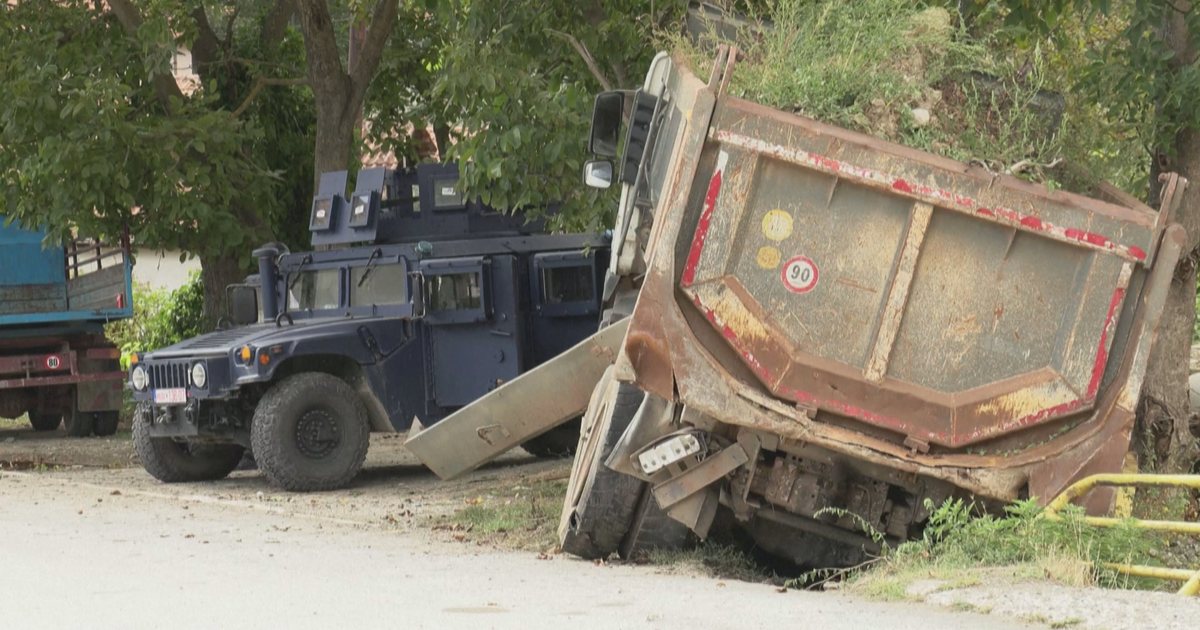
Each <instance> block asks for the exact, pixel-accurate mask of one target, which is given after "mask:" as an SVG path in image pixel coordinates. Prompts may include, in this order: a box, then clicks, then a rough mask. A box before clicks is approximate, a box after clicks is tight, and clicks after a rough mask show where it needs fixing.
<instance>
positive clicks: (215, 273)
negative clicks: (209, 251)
mask: <svg viewBox="0 0 1200 630" xmlns="http://www.w3.org/2000/svg"><path fill="white" fill-rule="evenodd" d="M244 259H245V256H244V255H243V254H242V253H232V254H230V253H227V254H225V255H221V256H214V255H207V256H200V279H201V280H202V281H203V282H204V322H205V328H206V329H208V330H212V329H213V328H216V326H217V320H219V319H220V318H222V317H225V316H226V315H227V313H228V312H229V303H228V298H227V297H226V295H225V287H227V286H229V285H231V284H237V283H240V282H242V281H243V280H245V279H246V268H245V267H243V266H242V263H243V261H244Z"/></svg>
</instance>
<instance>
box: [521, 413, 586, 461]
mask: <svg viewBox="0 0 1200 630" xmlns="http://www.w3.org/2000/svg"><path fill="white" fill-rule="evenodd" d="M579 423H580V421H579V418H575V419H574V420H570V421H568V422H567V423H565V424H560V425H559V426H557V427H554V428H553V429H550V430H549V431H547V432H545V433H543V434H541V435H539V436H537V437H535V438H531V439H529V440H526V441H525V442H524V443H522V444H521V448H523V449H525V450H526V451H527V452H528V453H529V454H530V455H533V456H535V457H570V456H571V455H574V454H575V447H576V446H578V445H579Z"/></svg>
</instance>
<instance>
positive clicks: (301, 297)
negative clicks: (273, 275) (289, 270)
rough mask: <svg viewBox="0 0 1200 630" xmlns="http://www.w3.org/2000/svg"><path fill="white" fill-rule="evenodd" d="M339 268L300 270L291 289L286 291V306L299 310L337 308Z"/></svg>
mask: <svg viewBox="0 0 1200 630" xmlns="http://www.w3.org/2000/svg"><path fill="white" fill-rule="evenodd" d="M341 277H342V274H341V270H340V269H313V270H311V271H302V272H300V277H299V278H298V279H296V280H295V282H294V284H292V281H291V280H290V279H289V281H288V282H289V284H291V285H292V290H291V291H289V292H288V308H290V309H300V310H314V311H318V310H325V309H331V308H337V307H338V306H339V301H340V298H341V295H340V289H341Z"/></svg>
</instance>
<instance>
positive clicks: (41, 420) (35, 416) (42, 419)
mask: <svg viewBox="0 0 1200 630" xmlns="http://www.w3.org/2000/svg"><path fill="white" fill-rule="evenodd" d="M29 424H31V425H33V430H34V431H53V430H55V429H57V428H58V425H60V424H62V414H59V413H44V412H36V411H30V412H29Z"/></svg>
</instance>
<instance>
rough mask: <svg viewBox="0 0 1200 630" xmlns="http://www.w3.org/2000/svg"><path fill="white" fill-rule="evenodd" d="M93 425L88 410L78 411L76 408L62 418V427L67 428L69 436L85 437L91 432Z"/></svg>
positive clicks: (90, 413)
mask: <svg viewBox="0 0 1200 630" xmlns="http://www.w3.org/2000/svg"><path fill="white" fill-rule="evenodd" d="M94 426H95V423H94V422H93V419H92V412H90V411H79V410H78V409H76V410H73V411H71V413H68V414H67V415H66V417H65V418H63V428H65V429H66V430H67V435H69V436H71V437H87V436H89V435H91V434H92V429H93V428H94Z"/></svg>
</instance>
